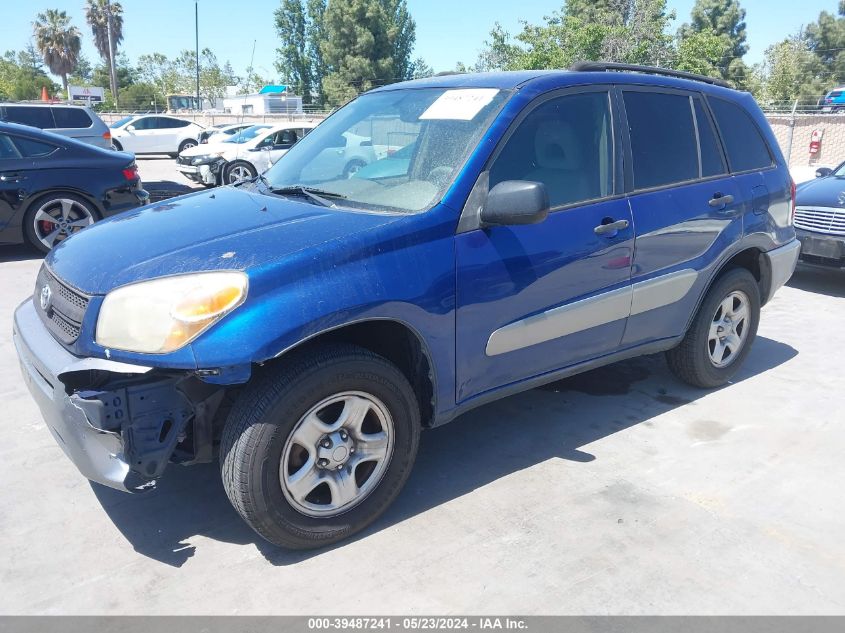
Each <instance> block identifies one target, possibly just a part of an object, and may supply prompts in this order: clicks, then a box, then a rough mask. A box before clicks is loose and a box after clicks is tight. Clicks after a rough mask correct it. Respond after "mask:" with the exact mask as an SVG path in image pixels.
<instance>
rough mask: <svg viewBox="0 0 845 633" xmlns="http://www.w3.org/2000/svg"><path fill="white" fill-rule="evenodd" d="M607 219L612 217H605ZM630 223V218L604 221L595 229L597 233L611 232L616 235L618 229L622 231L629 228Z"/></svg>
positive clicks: (605, 233)
mask: <svg viewBox="0 0 845 633" xmlns="http://www.w3.org/2000/svg"><path fill="white" fill-rule="evenodd" d="M605 219H606V220H610V218H605ZM629 224H630V223H629V222H628V220H616V221H610V222H604V221H602V223H601V224H599V225H598V226H597V227H596V228H594V229H593V231H594V232H595V234H596V235H607V234H609V233H610V234H611V237H612V235H615V234H616V232H617V231H621V230H623V229H627V228H628V225H629Z"/></svg>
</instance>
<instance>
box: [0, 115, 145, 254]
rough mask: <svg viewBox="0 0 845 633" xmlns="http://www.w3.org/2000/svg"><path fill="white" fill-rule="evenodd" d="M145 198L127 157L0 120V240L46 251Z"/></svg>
mask: <svg viewBox="0 0 845 633" xmlns="http://www.w3.org/2000/svg"><path fill="white" fill-rule="evenodd" d="M148 200H149V195H148V194H147V192H146V191H144V189H143V188H142V187H141V179H140V177H139V176H138V169H137V168H136V166H135V159H134V157H132V156H131V155H129V154H124V153H123V152H114V151H112V150H110V149H108V150H106V149H102V148H99V147H94V146H92V145H89V144H87V143H83V142H81V141H76V140H74V139H71V138H67V137H65V136H59V135H58V134H52V133H50V132H43V131H41V130H38V129H35V128H33V127H29V126H25V125H17V124H15V123H0V226H2V228H0V243H3V244H20V243H23V242H29V243H30V244H32V245H33V246H35V247H36V248H38V249H39V250H41V251H43V252H45V253H46V252H47V251H49V250H50V249H51V248H52V247H53V246H55V245H56V244H58V243H60V242H62V241H63V240H65V239H66V238H67V237H69V236H70V235H73V234H74V233H76V232H78V231H80V230H81V229H83V228H85V227H86V226H88V225H90V224H93V223H94V222H96V221H97V220H99V219H101V218H104V217H107V216H110V215H114V214H115V213H120V212H121V211H126V210H129V209H134V208H135V207H138V206H140V205H142V204H146V203H147V201H148Z"/></svg>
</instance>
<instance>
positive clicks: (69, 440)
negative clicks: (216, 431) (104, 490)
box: [13, 299, 224, 492]
mask: <svg viewBox="0 0 845 633" xmlns="http://www.w3.org/2000/svg"><path fill="white" fill-rule="evenodd" d="M13 339H14V343H15V348H16V349H17V352H18V357H19V359H20V363H21V370H22V372H23V376H24V380H25V382H26V384H27V387H28V388H29V391H30V393H31V394H32V396H33V398H34V399H35V401H36V403H37V404H38V407H39V409H40V410H41V414H42V416H43V417H44V421H45V422H46V423H47V427H48V428H49V429H50V432H51V433H52V435H53V437H54V438H55V440H56V442H57V443H58V444H59V446H61V448H62V450H63V451H64V452H65V454H66V455H67V456H68V457H69V458H70V460H71V461H72V462H73V463H74V464H75V465H76V467H77V468H78V469H79V471H80V472H81V473H82V474H83V475H84V476H85V477H87V478H88V479H90V480H91V481H95V482H97V483H100V484H103V485H106V486H109V487H111V488H116V489H118V490H123V491H126V492H142V491H144V490H149V489H151V488H152V487H153V486H154V485H155V480H156V479H158V478H159V477H160V476H161V475H162V473H163V472H164V469H165V467H166V466H167V464H168V463H169V462H170V461H179V462H183V463H196V462H203V461H210V460H211V458H212V446H213V419H214V415H215V413H216V412H217V409H218V408H219V405H220V402H221V400H222V398H223V394H224V391H223V389H222V388H221V387H219V386H215V385H209V384H206V383H204V382H202V381H201V380H199V379H198V378H196V377H195V376H193V375H192V374H191V373H190V372H176V373H173V372H170V373H162V372H159V371H157V370H155V369H153V368H151V367H143V366H139V365H130V364H126V363H119V362H114V361H109V360H105V359H99V358H80V357H78V356H74V355H73V354H71V353H70V352H68V351H67V350H66V349H65V348H64V347H62V346H61V345H60V344H59V343H58V342H57V341H56V340H55V339H54V338H53V336H52V335H51V334H50V332H49V331H48V330H47V328H46V327H45V326H44V324H43V322H42V321H41V319H40V318H39V317H38V314H37V312H36V310H35V306H34V305H33V302H32V300H31V299H27V300H26V301H25V302H24V303H22V304H21V305H20V306H19V307H18V308H17V310H16V311H15V319H14V330H13Z"/></svg>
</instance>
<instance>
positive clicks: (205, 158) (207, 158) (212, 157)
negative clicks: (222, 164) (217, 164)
mask: <svg viewBox="0 0 845 633" xmlns="http://www.w3.org/2000/svg"><path fill="white" fill-rule="evenodd" d="M218 158H220V154H203V155H202V156H196V157H195V158H194V159H193V160H191V164H192V165H202V164H203V163H213V162H214V161H216V160H217V159H218Z"/></svg>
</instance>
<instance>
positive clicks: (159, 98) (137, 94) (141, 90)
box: [120, 82, 167, 112]
mask: <svg viewBox="0 0 845 633" xmlns="http://www.w3.org/2000/svg"><path fill="white" fill-rule="evenodd" d="M120 107H121V108H122V109H124V110H129V111H133V112H136V111H140V112H144V111H147V110H151V111H154V110H155V109H160V108H163V107H167V102H166V100H165V96H164V94H162V93H161V92H160V91H159V89H158V87H157V86H156V85H155V84H151V83H147V82H137V83H134V84H132V85H131V86H127V87H126V88H124V89H123V91H122V92H121V96H120Z"/></svg>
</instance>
